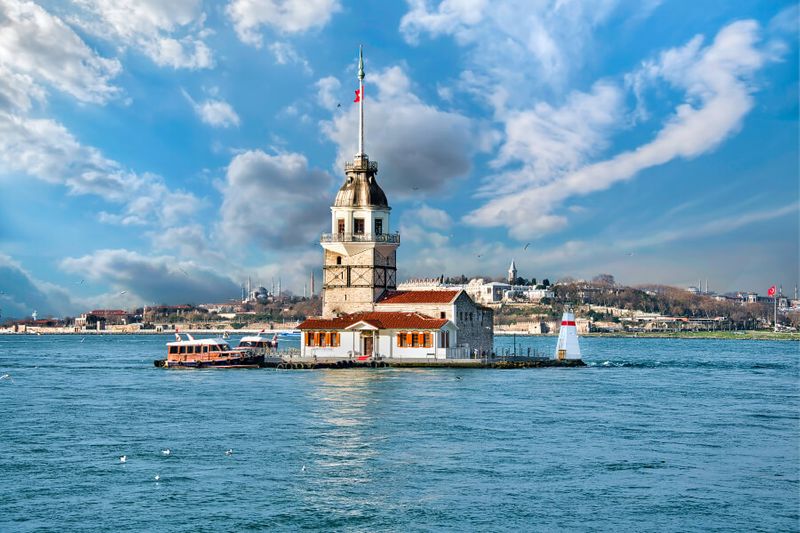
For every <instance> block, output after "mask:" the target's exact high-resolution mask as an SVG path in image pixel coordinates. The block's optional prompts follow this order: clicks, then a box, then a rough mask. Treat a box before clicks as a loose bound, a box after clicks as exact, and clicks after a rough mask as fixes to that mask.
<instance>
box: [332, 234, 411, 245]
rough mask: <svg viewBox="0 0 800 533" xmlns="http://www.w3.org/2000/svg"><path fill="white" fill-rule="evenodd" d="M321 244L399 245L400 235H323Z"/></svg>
mask: <svg viewBox="0 0 800 533" xmlns="http://www.w3.org/2000/svg"><path fill="white" fill-rule="evenodd" d="M320 241H321V242H388V243H394V244H399V243H400V234H399V233H381V234H377V233H323V234H322V237H321V238H320Z"/></svg>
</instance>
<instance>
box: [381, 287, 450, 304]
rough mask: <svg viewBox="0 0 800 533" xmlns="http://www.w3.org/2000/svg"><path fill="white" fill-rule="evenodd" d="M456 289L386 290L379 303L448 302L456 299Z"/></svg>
mask: <svg viewBox="0 0 800 533" xmlns="http://www.w3.org/2000/svg"><path fill="white" fill-rule="evenodd" d="M460 292H461V291H460V290H457V291H388V292H387V293H386V294H385V295H384V296H383V298H381V299H380V300H379V301H378V303H379V304H449V303H450V302H452V301H453V300H455V299H456V296H458V293H460Z"/></svg>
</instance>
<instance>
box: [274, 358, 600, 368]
mask: <svg viewBox="0 0 800 533" xmlns="http://www.w3.org/2000/svg"><path fill="white" fill-rule="evenodd" d="M264 366H265V367H267V368H276V369H279V370H288V369H295V370H303V369H307V370H313V369H348V368H498V369H513V368H554V367H580V366H586V364H585V363H584V362H583V361H582V360H580V359H564V360H559V359H549V358H538V357H522V356H517V357H514V356H511V357H484V358H478V359H438V360H437V359H412V358H402V359H392V358H379V359H370V360H363V361H362V360H359V359H358V358H353V359H336V358H314V357H281V358H267V360H266V362H265V363H264Z"/></svg>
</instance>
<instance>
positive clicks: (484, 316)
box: [453, 292, 494, 354]
mask: <svg viewBox="0 0 800 533" xmlns="http://www.w3.org/2000/svg"><path fill="white" fill-rule="evenodd" d="M453 314H454V315H455V316H454V317H453V321H454V322H455V324H456V326H457V327H458V344H459V345H460V346H469V349H470V351H471V352H472V353H475V351H476V350H477V353H478V354H490V353H492V351H493V350H494V311H492V310H491V309H489V308H488V307H484V306H482V305H479V304H476V303H475V302H474V301H472V298H470V297H469V295H468V294H467V293H466V292H462V293H461V295H460V296H459V297H458V298H456V301H455V305H454V310H453Z"/></svg>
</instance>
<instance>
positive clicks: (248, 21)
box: [225, 0, 341, 48]
mask: <svg viewBox="0 0 800 533" xmlns="http://www.w3.org/2000/svg"><path fill="white" fill-rule="evenodd" d="M340 9H341V6H340V5H339V2H338V1H337V0H232V1H231V2H230V4H228V6H227V7H226V8H225V11H226V13H227V14H228V17H230V19H231V20H232V21H233V26H234V28H235V29H236V34H237V35H238V36H239V39H240V40H241V41H242V42H243V43H247V44H250V45H253V46H256V47H259V48H260V47H261V45H262V42H263V38H262V35H261V33H260V31H259V30H260V28H261V26H270V27H272V29H273V30H275V31H276V32H278V33H300V32H304V31H307V30H309V29H312V28H321V27H323V26H325V25H326V24H327V23H328V21H329V20H330V19H331V16H333V14H334V13H336V12H337V11H339V10H340Z"/></svg>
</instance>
